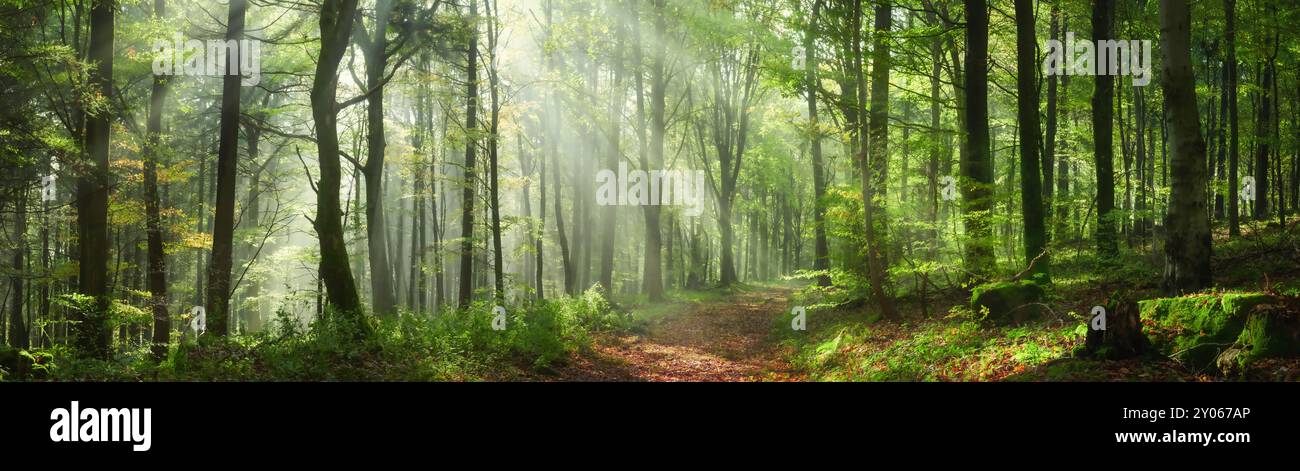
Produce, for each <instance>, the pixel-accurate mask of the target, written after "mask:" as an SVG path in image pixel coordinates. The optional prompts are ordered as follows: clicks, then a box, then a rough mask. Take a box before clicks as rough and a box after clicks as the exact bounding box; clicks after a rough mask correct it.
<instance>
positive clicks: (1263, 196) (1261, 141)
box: [1251, 65, 1273, 221]
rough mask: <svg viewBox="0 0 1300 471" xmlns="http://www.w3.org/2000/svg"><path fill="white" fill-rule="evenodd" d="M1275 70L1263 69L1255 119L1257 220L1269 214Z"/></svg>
mask: <svg viewBox="0 0 1300 471" xmlns="http://www.w3.org/2000/svg"><path fill="white" fill-rule="evenodd" d="M1272 82H1273V70H1272V66H1271V65H1270V66H1265V67H1263V68H1262V70H1261V78H1260V84H1259V85H1260V86H1259V90H1260V92H1259V93H1260V97H1259V107H1258V109H1259V114H1258V118H1257V119H1256V120H1255V142H1256V147H1255V201H1254V209H1253V211H1251V212H1252V213H1253V215H1254V217H1255V220H1256V221H1266V220H1268V216H1269V205H1268V197H1269V194H1268V191H1269V183H1268V180H1269V176H1268V174H1269V169H1270V166H1269V161H1268V160H1269V159H1268V157H1269V153H1270V152H1271V151H1270V150H1269V131H1270V129H1269V128H1270V127H1272V124H1271V121H1272V119H1273V118H1272V116H1271V108H1272V105H1273V98H1272V94H1273V83H1272Z"/></svg>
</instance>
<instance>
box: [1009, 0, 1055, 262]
mask: <svg viewBox="0 0 1300 471" xmlns="http://www.w3.org/2000/svg"><path fill="white" fill-rule="evenodd" d="M1035 24H1036V21H1035V20H1034V2H1033V0H1016V69H1017V70H1019V71H1020V73H1019V74H1017V77H1016V92H1017V94H1018V95H1019V98H1018V100H1017V104H1018V106H1019V113H1018V115H1019V119H1020V123H1019V126H1018V127H1017V128H1018V129H1019V131H1020V208H1021V221H1022V222H1023V223H1024V248H1025V262H1026V263H1030V262H1031V261H1033V260H1034V259H1036V258H1038V257H1039V255H1040V254H1043V252H1044V251H1045V250H1047V226H1046V224H1045V223H1044V214H1043V193H1044V192H1043V180H1042V178H1043V175H1042V173H1041V172H1040V170H1039V167H1038V164H1039V162H1040V160H1039V159H1040V156H1039V148H1038V139H1039V133H1040V132H1041V130H1040V128H1039V127H1038V80H1037V74H1035V73H1033V72H1031V71H1034V70H1037V69H1038V63H1039V62H1038V58H1037V54H1036V48H1037V45H1038V41H1036V40H1035V36H1034V25H1035ZM1053 88H1055V87H1053ZM1048 93H1049V94H1050V93H1051V91H1049V92H1048ZM1049 100H1051V101H1053V103H1052V105H1051V106H1049V107H1048V108H1054V107H1055V100H1054V99H1052V98H1049ZM1050 111H1054V110H1049V116H1050ZM1049 121H1051V125H1052V126H1055V124H1056V123H1055V120H1052V119H1051V118H1049ZM1054 132H1055V130H1053V131H1052V132H1050V133H1049V134H1053V133H1054ZM1051 139H1052V137H1049V138H1048V140H1049V141H1050V140H1051ZM1047 165H1048V168H1050V163H1048V164H1047ZM1049 187H1050V185H1049ZM1049 264H1050V261H1049V259H1048V257H1047V256H1046V255H1043V257H1042V258H1038V262H1036V263H1033V268H1032V272H1033V273H1043V274H1047V273H1049V270H1048V266H1049Z"/></svg>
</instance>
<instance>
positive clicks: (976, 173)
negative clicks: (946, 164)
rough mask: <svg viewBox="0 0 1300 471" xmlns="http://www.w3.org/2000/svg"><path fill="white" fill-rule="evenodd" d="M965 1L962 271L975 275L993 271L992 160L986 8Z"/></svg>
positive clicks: (974, 0)
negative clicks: (963, 248) (964, 140)
mask: <svg viewBox="0 0 1300 471" xmlns="http://www.w3.org/2000/svg"><path fill="white" fill-rule="evenodd" d="M965 5H966V58H965V64H966V67H965V68H966V71H965V84H966V87H965V90H964V92H963V93H964V95H965V99H966V109H965V119H966V122H965V125H966V128H967V133H968V136H967V139H966V155H965V156H964V157H965V158H963V159H962V161H961V174H962V181H961V187H962V188H961V194H962V213H963V214H962V220H963V223H964V225H965V226H966V235H967V237H968V240H967V241H966V271H967V272H969V273H970V274H971V276H973V277H975V278H984V279H987V278H989V277H990V276H991V275H992V274H993V270H994V266H995V264H996V258H995V256H994V253H993V228H992V222H991V217H992V215H991V213H992V210H993V160H992V158H991V157H990V156H989V125H988V122H989V121H988V115H989V113H988V109H989V108H988V106H989V104H988V94H989V93H988V92H989V83H988V46H989V11H988V4H987V2H986V1H985V0H965Z"/></svg>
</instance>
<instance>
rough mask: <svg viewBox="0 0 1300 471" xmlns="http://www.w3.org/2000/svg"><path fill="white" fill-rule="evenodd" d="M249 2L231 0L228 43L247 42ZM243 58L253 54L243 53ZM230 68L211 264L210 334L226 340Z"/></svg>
mask: <svg viewBox="0 0 1300 471" xmlns="http://www.w3.org/2000/svg"><path fill="white" fill-rule="evenodd" d="M247 9H248V0H231V2H230V13H229V18H228V20H227V22H226V25H227V27H226V42H227V44H229V43H230V42H231V41H235V42H239V43H241V44H242V42H241V40H242V39H243V38H244V12H245V11H246V10H247ZM243 49H244V48H243V47H242V46H241V47H240V50H239V52H240V53H241V54H246V53H250V52H249V51H245V50H243ZM232 62H235V63H234V64H230V65H229V66H228V68H227V70H226V76H225V77H223V81H222V92H221V130H220V133H221V134H220V136H221V142H220V144H219V145H218V149H217V203H216V206H215V208H214V209H216V213H215V216H214V218H213V221H212V224H213V227H212V261H211V262H210V263H208V306H207V331H208V333H210V334H212V335H216V336H218V337H224V336H226V335H227V334H229V333H230V294H231V293H230V272H231V268H232V266H233V263H234V260H233V256H234V245H235V241H234V236H235V180H237V179H238V178H239V175H238V171H239V120H240V116H239V104H240V103H239V92H240V90H239V82H240V81H241V80H242V78H241V77H240V73H242V71H241V72H240V73H236V72H234V71H233V69H235V68H237V67H238V61H232Z"/></svg>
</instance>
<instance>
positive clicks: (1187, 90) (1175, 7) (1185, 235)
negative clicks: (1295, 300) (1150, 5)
mask: <svg viewBox="0 0 1300 471" xmlns="http://www.w3.org/2000/svg"><path fill="white" fill-rule="evenodd" d="M1191 21H1192V16H1191V9H1190V8H1189V6H1188V3H1187V0H1161V1H1160V49H1161V51H1162V52H1163V53H1164V60H1163V61H1162V67H1163V69H1164V70H1162V71H1161V74H1160V77H1161V80H1160V84H1161V86H1162V88H1163V90H1164V93H1165V97H1166V98H1165V103H1166V107H1167V111H1166V114H1165V117H1166V118H1165V119H1166V120H1167V122H1168V126H1169V131H1170V138H1169V142H1170V146H1171V150H1172V157H1171V158H1170V172H1169V175H1170V182H1169V183H1170V195H1169V209H1168V212H1167V214H1166V215H1165V218H1166V221H1167V224H1168V227H1167V228H1166V230H1165V238H1166V239H1165V274H1164V288H1165V290H1166V291H1168V292H1170V293H1171V294H1182V293H1186V292H1191V291H1196V290H1199V289H1201V288H1204V287H1206V286H1209V284H1210V252H1211V247H1210V244H1211V242H1210V220H1209V213H1208V212H1207V211H1206V204H1207V202H1206V199H1205V187H1206V185H1207V184H1208V182H1207V181H1206V180H1207V175H1206V172H1207V171H1206V167H1205V141H1204V140H1202V138H1201V131H1200V126H1201V123H1200V116H1199V115H1198V114H1197V109H1196V82H1195V78H1194V77H1193V76H1192V57H1191Z"/></svg>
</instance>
